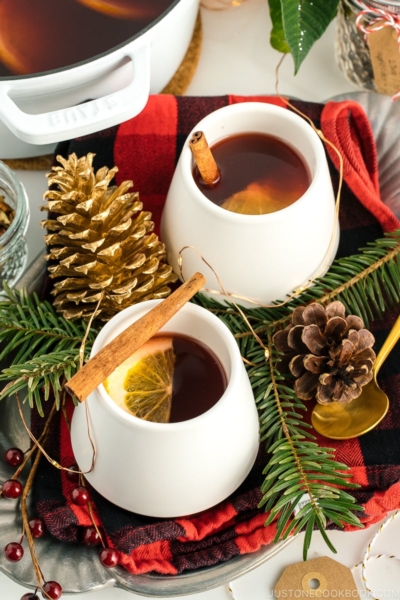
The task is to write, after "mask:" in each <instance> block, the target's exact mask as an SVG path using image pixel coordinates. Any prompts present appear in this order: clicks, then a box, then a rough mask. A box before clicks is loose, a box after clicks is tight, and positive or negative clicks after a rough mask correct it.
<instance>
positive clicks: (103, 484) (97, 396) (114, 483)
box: [71, 300, 259, 517]
mask: <svg viewBox="0 0 400 600" xmlns="http://www.w3.org/2000/svg"><path fill="white" fill-rule="evenodd" d="M159 302H160V300H149V301H147V302H142V303H140V304H135V305H133V306H130V307H129V308H126V309H125V310H123V311H121V312H120V313H118V314H117V315H116V316H115V317H113V318H112V319H111V320H110V321H109V322H108V323H107V324H106V325H105V326H104V327H103V329H102V330H101V332H100V334H99V335H98V337H97V338H96V340H95V342H94V345H93V349H92V356H93V355H94V354H96V353H97V352H98V351H99V350H100V349H101V348H102V347H103V346H104V345H106V344H108V343H109V342H110V341H111V340H112V339H114V338H115V337H116V336H117V335H118V334H119V333H120V332H121V331H122V330H123V329H125V328H126V327H128V326H129V325H130V324H131V323H133V322H134V321H137V319H139V318H140V317H142V316H143V315H144V314H146V313H147V312H148V311H149V310H151V309H152V308H153V307H154V306H156V304H158V303H159ZM161 331H162V332H169V333H176V334H178V335H179V334H183V335H188V336H189V337H191V338H193V339H195V340H197V341H199V342H201V343H203V344H204V345H205V346H207V347H208V348H210V349H211V350H212V351H213V352H214V353H215V354H216V356H217V357H218V359H219V361H220V363H221V365H222V367H223V369H224V371H225V373H226V376H227V379H228V384H227V387H226V390H225V392H224V394H223V395H222V397H221V398H220V399H219V401H218V402H217V403H216V404H215V405H214V406H213V407H212V408H210V409H209V410H208V411H207V412H205V413H203V414H201V415H200V416H198V417H196V418H194V419H190V420H188V421H182V422H180V423H153V422H150V421H144V420H142V419H139V418H137V417H135V416H133V415H131V414H128V413H127V412H125V411H124V410H122V409H121V408H120V407H119V406H117V404H115V402H114V401H113V400H112V399H111V398H110V396H109V395H108V394H107V392H106V391H105V389H104V386H103V385H100V386H99V387H98V388H96V390H95V391H94V392H93V393H92V394H90V396H89V397H88V398H87V399H86V401H85V402H86V404H87V408H88V411H89V420H90V427H91V436H92V439H93V441H94V444H95V446H96V459H95V465H94V469H93V471H91V472H90V473H88V474H87V475H86V478H87V480H88V481H89V483H90V484H91V485H92V486H93V487H94V488H95V489H96V490H97V491H98V492H99V493H100V494H102V495H103V496H104V497H105V498H107V499H108V500H110V501H111V502H113V503H114V504H116V505H117V506H121V507H122V508H125V509H127V510H130V511H132V512H136V513H140V514H143V515H149V516H152V517H178V516H184V515H188V514H192V513H196V512H199V511H202V510H205V509H208V508H210V507H211V506H214V505H215V504H217V503H218V502H221V501H222V500H224V499H225V498H227V497H228V496H229V495H230V494H231V493H232V492H234V491H235V490H236V488H237V487H238V486H239V485H240V484H241V483H242V482H243V480H244V479H245V478H246V476H247V475H248V473H249V471H250V469H251V467H252V466H253V463H254V461H255V458H256V455H257V451H258V445H259V433H258V429H259V427H258V413H257V408H256V404H255V401H254V397H253V392H252V389H251V385H250V381H249V378H248V376H247V373H246V370H245V368H244V365H243V361H242V357H241V355H240V351H239V347H238V345H237V343H236V340H235V338H234V337H233V335H232V333H231V332H230V331H229V329H228V328H227V326H226V325H225V324H224V323H223V322H222V321H221V320H220V319H218V317H216V316H215V315H213V314H212V313H211V312H209V311H208V310H206V309H204V308H202V307H200V306H196V305H195V304H191V303H190V302H189V303H187V304H185V306H184V307H183V308H181V310H180V311H179V312H178V313H177V314H176V315H174V316H173V317H172V319H170V321H169V322H168V323H167V325H165V326H164V327H163V328H162V329H161ZM188 402H190V398H188ZM71 441H72V447H73V451H74V455H75V458H76V462H77V463H78V465H79V467H80V468H81V470H82V471H87V470H88V469H89V468H90V466H91V463H92V457H93V450H92V447H91V444H90V440H89V437H88V426H87V421H86V412H85V406H84V404H83V403H81V404H79V406H77V407H76V408H75V410H74V414H73V418H72V424H71Z"/></svg>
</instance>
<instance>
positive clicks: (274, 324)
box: [234, 242, 400, 339]
mask: <svg viewBox="0 0 400 600" xmlns="http://www.w3.org/2000/svg"><path fill="white" fill-rule="evenodd" d="M399 253H400V242H399V243H398V244H397V245H396V246H395V248H393V249H392V250H389V251H388V252H387V253H386V254H385V256H382V257H381V258H379V259H378V260H376V261H375V262H374V263H373V264H372V265H369V266H368V267H366V268H365V269H363V270H362V271H360V273H357V275H355V276H354V277H352V278H351V279H349V280H348V281H346V282H345V283H342V284H341V285H339V286H338V287H336V288H335V289H333V290H332V291H330V292H328V293H326V294H324V295H323V296H321V297H319V298H318V302H319V303H320V304H325V303H326V302H330V301H332V300H333V299H334V298H336V297H337V296H339V295H340V294H342V293H344V292H345V291H346V290H348V289H350V288H352V287H353V286H354V285H355V284H357V283H359V282H360V281H362V280H365V279H366V278H367V277H368V276H369V275H371V274H372V273H374V272H375V271H377V270H378V269H379V268H381V267H382V266H383V265H384V264H387V263H388V262H390V261H392V260H394V259H395V258H396V257H397V255H398V254H399ZM237 314H238V313H237ZM238 316H239V314H238ZM290 318H291V313H288V314H287V315H286V316H284V317H281V318H280V319H277V320H275V321H271V322H270V323H268V324H267V325H264V326H263V327H259V328H257V329H254V331H255V332H256V333H257V334H263V333H269V332H270V331H273V330H274V329H276V328H278V327H282V326H284V325H286V324H287V323H288V321H290ZM251 335H252V333H251V332H250V331H246V332H243V333H237V334H235V336H234V337H235V338H236V339H241V338H246V337H249V336H251Z"/></svg>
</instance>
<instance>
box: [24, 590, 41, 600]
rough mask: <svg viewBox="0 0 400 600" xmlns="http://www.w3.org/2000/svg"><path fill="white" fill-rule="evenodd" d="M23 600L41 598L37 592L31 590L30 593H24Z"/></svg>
mask: <svg viewBox="0 0 400 600" xmlns="http://www.w3.org/2000/svg"><path fill="white" fill-rule="evenodd" d="M21 600H40V598H39V596H37V595H36V594H31V593H30V592H29V593H28V594H24V595H23V596H22V598H21Z"/></svg>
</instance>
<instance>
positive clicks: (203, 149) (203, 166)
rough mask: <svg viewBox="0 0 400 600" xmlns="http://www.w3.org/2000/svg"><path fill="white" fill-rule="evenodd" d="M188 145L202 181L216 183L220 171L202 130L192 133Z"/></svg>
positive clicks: (208, 183) (209, 183)
mask: <svg viewBox="0 0 400 600" xmlns="http://www.w3.org/2000/svg"><path fill="white" fill-rule="evenodd" d="M189 147H190V149H191V151H192V154H193V158H194V160H195V161H196V164H197V168H198V169H199V172H200V175H201V177H202V179H203V181H204V183H206V184H207V185H215V184H216V183H218V181H219V179H220V177H221V173H220V170H219V168H218V165H217V163H216V162H215V158H214V157H213V155H212V152H211V150H210V147H209V145H208V143H207V140H206V136H205V135H204V133H203V131H196V132H195V133H194V134H193V135H192V138H191V140H190V141H189Z"/></svg>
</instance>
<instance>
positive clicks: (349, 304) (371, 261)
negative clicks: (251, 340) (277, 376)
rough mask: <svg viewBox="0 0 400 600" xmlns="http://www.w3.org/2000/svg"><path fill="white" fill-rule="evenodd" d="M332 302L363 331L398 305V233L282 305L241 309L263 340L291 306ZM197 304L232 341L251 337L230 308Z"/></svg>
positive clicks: (336, 265) (202, 300) (338, 264)
mask: <svg viewBox="0 0 400 600" xmlns="http://www.w3.org/2000/svg"><path fill="white" fill-rule="evenodd" d="M332 300H340V301H341V302H343V304H344V305H345V307H346V311H347V312H348V313H349V314H355V315H358V316H360V317H361V318H362V319H363V321H364V324H365V326H366V327H368V326H369V324H370V322H371V321H372V320H373V319H374V318H375V317H378V318H381V317H382V314H383V312H384V311H385V310H386V308H389V307H390V306H395V305H396V304H398V303H399V302H400V229H397V230H396V231H393V232H391V233H388V234H386V235H385V237H384V238H381V239H378V240H376V241H375V242H370V243H368V245H367V246H366V247H365V248H361V249H360V254H356V255H353V256H349V257H346V258H341V259H338V260H335V261H334V262H333V263H332V265H331V267H330V269H329V271H328V272H327V273H326V275H324V276H323V277H321V278H319V279H316V280H315V282H314V283H313V285H312V286H311V287H309V288H307V289H306V290H304V291H303V292H302V293H300V294H299V295H298V296H296V297H295V298H293V299H292V300H290V301H289V302H287V303H286V304H285V305H284V306H276V307H271V308H262V307H260V308H256V309H253V308H251V309H243V310H244V312H245V314H246V317H247V318H248V319H249V321H250V322H251V323H252V325H253V326H254V331H255V332H256V333H257V334H259V335H260V334H266V335H268V334H269V333H273V332H274V331H276V329H279V328H282V327H284V326H285V325H287V324H288V322H289V320H290V317H291V314H292V312H293V310H294V309H295V308H296V307H297V306H304V305H305V304H308V303H310V302H313V301H318V302H319V303H320V304H327V303H329V302H332ZM198 302H199V304H201V306H203V307H204V308H207V309H208V310H210V311H211V312H214V313H215V314H217V316H218V317H219V318H220V319H222V320H223V321H224V322H225V324H226V325H227V326H228V327H229V328H230V329H231V331H233V332H234V334H235V337H236V338H237V339H240V338H243V337H250V336H252V333H251V332H250V331H249V330H248V327H247V326H246V324H245V323H244V322H243V319H241V317H240V314H239V312H238V311H237V309H236V308H235V306H234V305H233V304H230V303H228V302H226V303H225V304H221V303H219V302H218V301H216V300H214V299H211V298H207V297H206V296H204V295H201V296H200V297H199V299H198ZM241 308H243V307H241ZM238 320H241V324H240V325H239V327H238Z"/></svg>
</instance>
